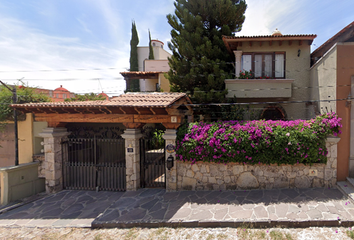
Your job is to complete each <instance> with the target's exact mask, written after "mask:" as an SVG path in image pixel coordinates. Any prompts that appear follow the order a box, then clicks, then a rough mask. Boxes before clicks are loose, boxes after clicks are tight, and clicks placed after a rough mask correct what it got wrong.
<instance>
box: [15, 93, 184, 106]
mask: <svg viewBox="0 0 354 240" xmlns="http://www.w3.org/2000/svg"><path fill="white" fill-rule="evenodd" d="M182 97H186V98H187V101H188V102H189V103H191V101H190V99H189V98H188V96H187V95H186V94H185V93H160V92H154V93H126V94H122V95H120V96H118V97H115V98H112V99H111V100H100V101H82V102H44V103H24V104H12V105H11V106H12V107H14V108H48V107H69V108H72V107H100V106H117V107H161V108H164V107H168V106H169V105H172V104H173V103H174V102H176V101H177V100H179V99H181V98H182Z"/></svg>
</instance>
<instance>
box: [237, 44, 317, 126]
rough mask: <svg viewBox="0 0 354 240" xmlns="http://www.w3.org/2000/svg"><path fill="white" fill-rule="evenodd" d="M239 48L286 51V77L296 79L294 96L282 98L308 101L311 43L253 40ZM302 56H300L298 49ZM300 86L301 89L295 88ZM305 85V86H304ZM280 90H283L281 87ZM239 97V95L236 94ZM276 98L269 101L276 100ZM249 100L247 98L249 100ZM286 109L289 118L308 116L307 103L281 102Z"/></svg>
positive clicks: (260, 50) (250, 50) (251, 50)
mask: <svg viewBox="0 0 354 240" xmlns="http://www.w3.org/2000/svg"><path fill="white" fill-rule="evenodd" d="M237 50H239V51H242V52H243V53H247V52H286V55H285V58H286V64H285V79H294V82H293V83H292V87H293V89H292V97H291V98H286V99H282V100H283V101H284V100H285V101H306V100H309V96H310V92H309V89H308V88H306V87H309V86H310V51H311V50H310V45H308V43H307V42H306V41H303V42H302V44H301V45H300V44H299V42H298V41H292V43H291V44H290V43H289V41H283V42H282V44H281V46H279V42H277V41H274V42H272V45H270V44H269V42H263V43H262V46H260V44H259V43H258V42H253V43H252V46H250V45H249V43H248V42H244V43H243V45H242V47H238V48H237ZM299 50H300V51H301V52H300V56H299V57H298V51H299ZM294 87H295V88H296V87H300V89H294ZM304 87H305V88H304ZM280 91H282V90H281V89H280ZM236 97H237V96H236ZM276 100H277V99H276V98H271V99H268V100H267V101H276ZM248 101H249V100H245V102H248ZM281 106H282V107H283V108H284V109H285V111H286V113H287V116H288V119H299V118H301V119H305V118H307V117H308V114H307V111H306V109H307V106H306V103H305V102H304V103H291V104H281Z"/></svg>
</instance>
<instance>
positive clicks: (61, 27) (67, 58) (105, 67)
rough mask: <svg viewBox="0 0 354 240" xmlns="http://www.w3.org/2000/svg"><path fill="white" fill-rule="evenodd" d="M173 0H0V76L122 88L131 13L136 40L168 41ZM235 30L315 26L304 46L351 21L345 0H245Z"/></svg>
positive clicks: (80, 88)
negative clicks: (242, 16)
mask: <svg viewBox="0 0 354 240" xmlns="http://www.w3.org/2000/svg"><path fill="white" fill-rule="evenodd" d="M173 3H174V0H149V1H147V0H129V1H126V0H16V1H14V0H0V80H2V81H3V82H6V83H8V84H15V83H18V79H22V81H23V82H24V83H25V84H28V85H29V86H33V87H40V88H46V89H55V88H57V87H59V86H60V85H63V87H65V88H66V89H68V90H69V91H71V92H75V93H91V92H94V93H100V92H102V91H104V92H105V93H107V94H108V95H110V96H117V95H119V94H122V93H123V91H124V89H125V81H124V79H123V77H122V76H121V75H120V72H122V71H126V70H127V69H128V68H129V56H130V38H131V26H132V21H135V23H136V26H137V30H138V34H139V40H140V42H139V46H147V45H148V43H149V35H148V30H149V29H150V32H151V37H152V39H158V40H160V41H162V42H164V43H165V47H164V48H165V49H166V50H167V51H169V50H168V47H167V43H168V42H169V41H170V39H171V37H170V31H171V27H170V25H169V24H168V23H167V18H166V15H167V14H173V12H174V5H173ZM246 3H247V10H246V14H245V16H246V20H245V22H244V24H243V27H242V30H241V32H239V33H237V34H236V35H237V36H250V35H268V34H271V33H272V32H273V31H274V30H275V29H276V28H278V29H279V30H280V31H281V32H282V33H283V34H317V38H316V39H315V40H314V42H313V44H312V51H313V50H315V49H316V48H317V47H319V46H320V45H322V44H323V43H324V42H325V41H327V40H328V39H329V38H331V37H332V36H333V35H335V34H336V33H337V32H339V31H340V30H341V29H343V28H344V27H345V26H347V25H348V24H350V23H351V22H353V21H354V11H353V9H354V1H353V0H340V1H333V0H286V1H285V0H246Z"/></svg>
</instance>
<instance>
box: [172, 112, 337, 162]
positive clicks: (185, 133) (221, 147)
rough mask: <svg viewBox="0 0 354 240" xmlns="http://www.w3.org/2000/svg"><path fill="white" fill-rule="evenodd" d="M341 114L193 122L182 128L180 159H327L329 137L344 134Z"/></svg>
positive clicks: (318, 160) (177, 155) (307, 160)
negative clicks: (281, 118) (282, 118)
mask: <svg viewBox="0 0 354 240" xmlns="http://www.w3.org/2000/svg"><path fill="white" fill-rule="evenodd" d="M340 121H341V118H338V116H337V115H336V114H335V113H327V114H323V115H320V116H317V117H316V118H314V119H311V120H294V121H280V120H279V121H272V120H267V121H266V120H257V121H224V122H212V123H202V122H200V123H190V124H188V125H186V126H184V127H182V128H180V129H179V131H178V138H177V147H176V157H177V160H181V161H191V163H192V164H193V163H195V162H197V161H204V162H216V163H225V164H226V163H229V162H238V163H244V164H252V165H253V164H261V163H262V164H274V163H275V164H298V163H303V164H310V165H311V164H313V163H326V162H327V153H328V152H327V149H326V143H325V141H326V138H327V137H328V136H330V135H334V136H337V134H340V133H341V131H340V129H339V128H340V127H342V125H341V123H340Z"/></svg>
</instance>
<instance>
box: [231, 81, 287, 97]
mask: <svg viewBox="0 0 354 240" xmlns="http://www.w3.org/2000/svg"><path fill="white" fill-rule="evenodd" d="M293 82H294V79H226V80H225V85H226V89H228V91H229V92H228V94H227V95H226V97H227V98H232V97H234V95H235V96H236V97H237V98H290V97H291V85H292V83H293Z"/></svg>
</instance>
